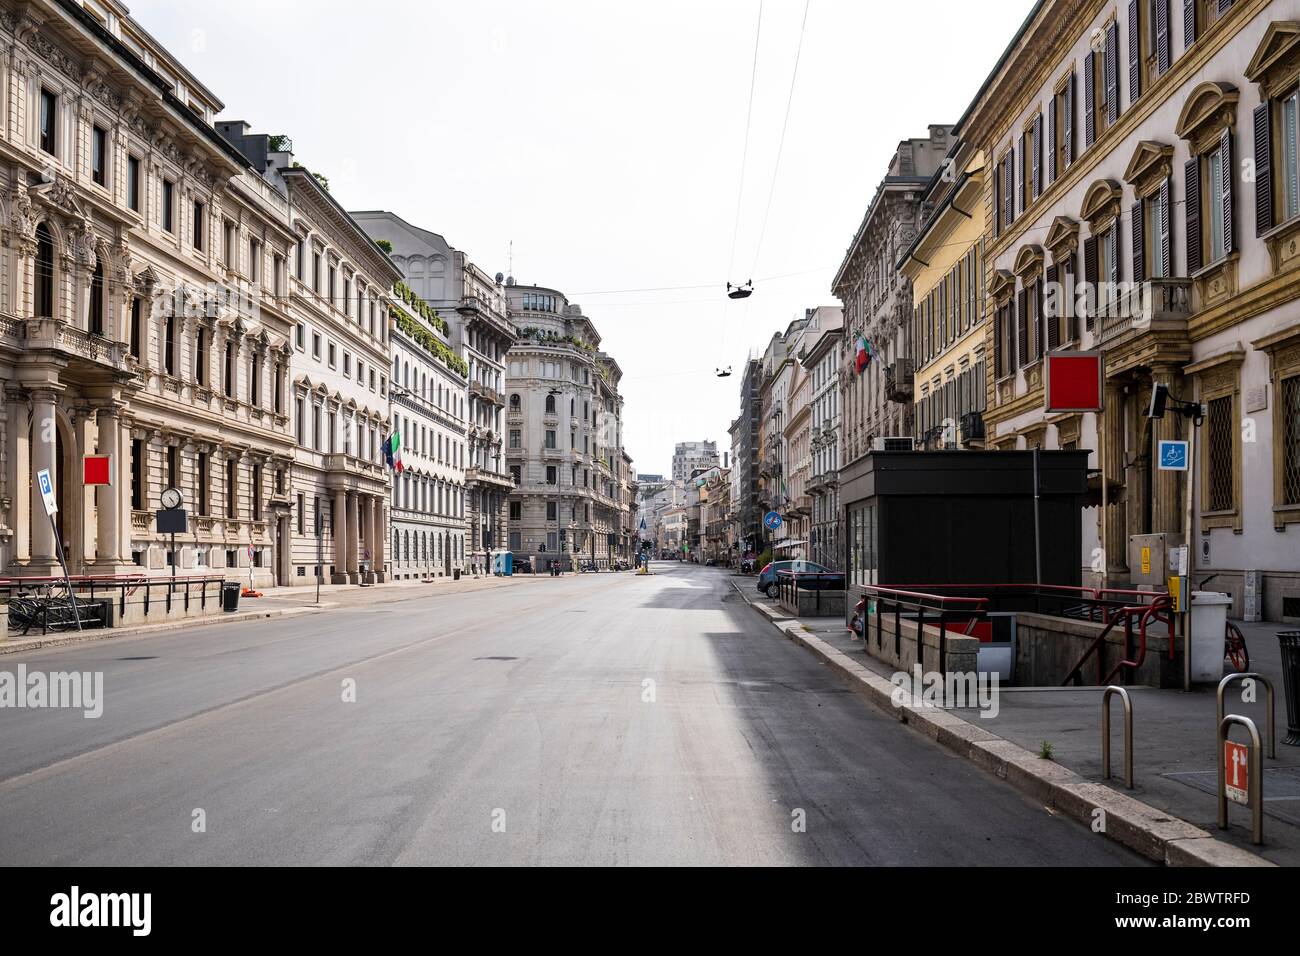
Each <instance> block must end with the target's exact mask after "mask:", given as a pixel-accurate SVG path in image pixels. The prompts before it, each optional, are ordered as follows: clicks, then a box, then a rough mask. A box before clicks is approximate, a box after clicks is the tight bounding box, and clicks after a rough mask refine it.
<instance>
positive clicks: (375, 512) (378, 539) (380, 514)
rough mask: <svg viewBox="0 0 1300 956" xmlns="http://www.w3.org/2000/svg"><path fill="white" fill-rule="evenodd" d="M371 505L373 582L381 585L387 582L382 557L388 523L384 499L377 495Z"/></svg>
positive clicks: (385, 547) (385, 550)
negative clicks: (385, 515)
mask: <svg viewBox="0 0 1300 956" xmlns="http://www.w3.org/2000/svg"><path fill="white" fill-rule="evenodd" d="M371 505H372V509H371V515H372V520H373V522H374V528H373V534H374V539H375V546H374V548H373V549H372V550H371V554H372V555H374V567H375V581H376V582H377V583H379V584H383V583H384V582H385V581H387V580H388V571H387V569H386V568H385V567H384V556H385V555H386V554H387V552H388V548H387V544H388V522H387V521H386V520H384V513H385V511H386V510H387V509H386V508H385V506H384V499H383V498H382V497H381V496H379V495H376V496H375V497H374V498H372V499H371Z"/></svg>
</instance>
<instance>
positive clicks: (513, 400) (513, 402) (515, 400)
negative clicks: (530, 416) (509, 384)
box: [510, 392, 520, 412]
mask: <svg viewBox="0 0 1300 956" xmlns="http://www.w3.org/2000/svg"><path fill="white" fill-rule="evenodd" d="M519 409H520V404H519V394H518V393H517V392H516V393H515V394H513V395H511V396H510V410H511V411H512V412H517V411H519Z"/></svg>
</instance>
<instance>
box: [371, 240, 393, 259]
mask: <svg viewBox="0 0 1300 956" xmlns="http://www.w3.org/2000/svg"><path fill="white" fill-rule="evenodd" d="M375 245H377V246H378V247H379V248H380V249H383V250H384V252H386V253H387V254H388V255H390V256H391V255H392V254H393V244H392V243H391V242H389V241H388V240H387V239H376V240H375Z"/></svg>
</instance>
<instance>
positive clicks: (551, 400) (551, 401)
mask: <svg viewBox="0 0 1300 956" xmlns="http://www.w3.org/2000/svg"><path fill="white" fill-rule="evenodd" d="M546 411H547V413H548V414H551V415H554V414H555V396H554V395H547V396H546Z"/></svg>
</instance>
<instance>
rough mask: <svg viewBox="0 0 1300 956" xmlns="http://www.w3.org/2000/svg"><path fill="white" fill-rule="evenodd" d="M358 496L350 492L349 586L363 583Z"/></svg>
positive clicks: (348, 509)
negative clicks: (358, 552)
mask: <svg viewBox="0 0 1300 956" xmlns="http://www.w3.org/2000/svg"><path fill="white" fill-rule="evenodd" d="M358 497H359V496H358V495H357V493H356V492H355V491H350V492H348V497H347V521H346V530H347V548H346V551H347V575H348V583H349V584H360V583H361V565H360V564H359V562H358V556H357V540H358V538H359V537H360V527H359V520H360V514H359V508H358V504H359V502H358V500H357V499H358Z"/></svg>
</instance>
